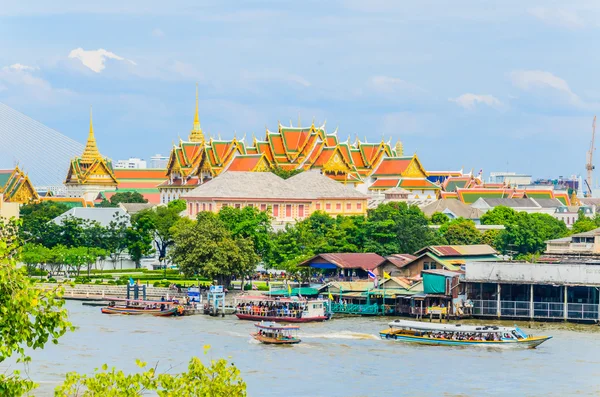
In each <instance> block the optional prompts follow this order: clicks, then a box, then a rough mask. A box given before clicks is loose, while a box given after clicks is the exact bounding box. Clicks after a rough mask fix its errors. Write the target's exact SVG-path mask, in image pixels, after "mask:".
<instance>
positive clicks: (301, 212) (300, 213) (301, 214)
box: [298, 204, 304, 218]
mask: <svg viewBox="0 0 600 397" xmlns="http://www.w3.org/2000/svg"><path fill="white" fill-rule="evenodd" d="M298 218H304V204H299V205H298Z"/></svg>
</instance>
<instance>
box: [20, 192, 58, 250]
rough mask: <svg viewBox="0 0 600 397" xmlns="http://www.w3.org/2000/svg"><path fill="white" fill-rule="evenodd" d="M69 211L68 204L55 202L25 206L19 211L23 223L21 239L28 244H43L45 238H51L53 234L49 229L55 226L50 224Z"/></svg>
mask: <svg viewBox="0 0 600 397" xmlns="http://www.w3.org/2000/svg"><path fill="white" fill-rule="evenodd" d="M68 210H69V207H68V206H67V205H66V204H64V203H60V202H54V201H42V202H39V203H29V204H23V205H22V206H21V208H20V211H19V212H20V219H21V221H22V224H21V227H20V228H19V234H20V236H21V238H22V239H23V240H24V241H26V242H33V243H38V244H41V243H43V240H44V238H45V237H51V233H50V232H49V231H48V230H47V229H48V228H49V227H50V228H51V227H52V226H55V225H54V224H51V225H49V223H48V222H50V221H51V220H52V219H54V218H56V217H57V216H59V215H62V214H64V213H65V212H67V211H68ZM44 245H46V244H44Z"/></svg>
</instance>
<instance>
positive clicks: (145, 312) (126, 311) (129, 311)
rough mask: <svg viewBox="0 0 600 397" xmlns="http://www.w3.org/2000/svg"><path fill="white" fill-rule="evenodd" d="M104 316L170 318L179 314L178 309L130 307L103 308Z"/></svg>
mask: <svg viewBox="0 0 600 397" xmlns="http://www.w3.org/2000/svg"><path fill="white" fill-rule="evenodd" d="M100 310H101V312H102V313H104V314H122V315H128V316H154V317H170V316H174V315H176V314H177V308H171V309H167V310H159V309H156V310H154V309H134V308H128V307H103V308H102V309H100Z"/></svg>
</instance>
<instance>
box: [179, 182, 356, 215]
mask: <svg viewBox="0 0 600 397" xmlns="http://www.w3.org/2000/svg"><path fill="white" fill-rule="evenodd" d="M181 198H182V199H184V200H185V201H187V205H188V207H187V215H188V216H189V217H190V218H195V217H196V215H197V214H198V213H199V212H201V211H212V212H218V211H219V210H220V209H221V208H223V207H227V206H230V207H235V208H243V207H255V208H258V209H259V210H261V211H268V212H269V214H270V215H271V216H272V218H273V224H274V226H277V225H278V224H280V225H283V224H285V223H291V222H295V221H296V220H302V219H305V218H307V217H309V216H310V215H311V214H312V213H313V212H315V211H323V212H326V213H327V214H329V215H332V216H336V215H364V214H365V213H366V211H367V200H368V196H367V195H366V194H363V193H360V192H359V191H358V190H356V189H354V188H353V187H352V186H350V185H344V184H342V183H339V182H336V181H334V180H332V179H331V178H328V177H327V176H325V175H322V174H321V173H320V172H318V171H305V172H302V173H300V174H298V175H295V176H293V177H291V178H289V179H282V178H280V177H278V176H277V175H275V174H273V173H270V172H243V171H227V172H224V173H222V174H221V175H219V177H217V178H214V179H213V180H211V181H209V182H206V183H204V184H203V185H200V186H198V187H197V188H195V189H194V190H192V191H191V192H189V193H186V194H185V195H183V196H181Z"/></svg>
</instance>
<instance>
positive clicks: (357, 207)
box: [356, 203, 362, 211]
mask: <svg viewBox="0 0 600 397" xmlns="http://www.w3.org/2000/svg"><path fill="white" fill-rule="evenodd" d="M356 209H357V210H359V211H360V210H362V203H356Z"/></svg>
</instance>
